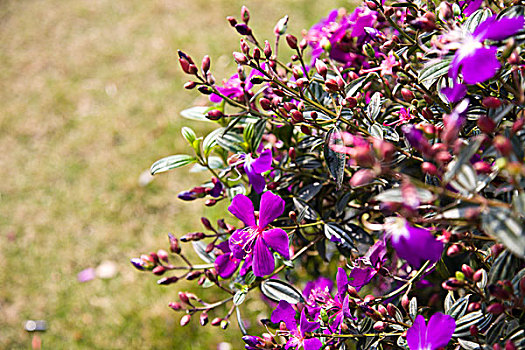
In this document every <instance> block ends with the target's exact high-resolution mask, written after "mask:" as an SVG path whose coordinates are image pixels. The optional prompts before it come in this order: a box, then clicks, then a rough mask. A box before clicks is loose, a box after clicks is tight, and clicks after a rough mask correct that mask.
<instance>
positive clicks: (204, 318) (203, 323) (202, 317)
mask: <svg viewBox="0 0 525 350" xmlns="http://www.w3.org/2000/svg"><path fill="white" fill-rule="evenodd" d="M199 323H200V324H201V326H206V324H208V314H207V313H205V312H203V313H202V314H201V315H200V317H199Z"/></svg>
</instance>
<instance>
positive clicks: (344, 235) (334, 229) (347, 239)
mask: <svg viewBox="0 0 525 350" xmlns="http://www.w3.org/2000/svg"><path fill="white" fill-rule="evenodd" d="M324 235H325V237H326V238H328V239H329V240H330V241H331V242H334V243H335V244H336V245H338V246H341V247H342V248H343V249H352V248H354V249H355V245H354V242H353V239H352V237H351V235H350V233H349V232H348V231H346V230H345V229H344V228H342V227H341V226H339V225H338V224H336V223H333V222H329V223H327V224H325V225H324Z"/></svg>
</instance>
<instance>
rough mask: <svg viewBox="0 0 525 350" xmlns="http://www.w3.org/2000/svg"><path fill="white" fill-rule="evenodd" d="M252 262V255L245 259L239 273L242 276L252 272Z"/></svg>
mask: <svg viewBox="0 0 525 350" xmlns="http://www.w3.org/2000/svg"><path fill="white" fill-rule="evenodd" d="M252 261H253V256H252V255H248V256H246V258H245V259H244V264H242V266H241V270H240V271H239V272H240V274H241V276H244V275H246V273H247V272H248V271H249V270H250V268H251V267H252Z"/></svg>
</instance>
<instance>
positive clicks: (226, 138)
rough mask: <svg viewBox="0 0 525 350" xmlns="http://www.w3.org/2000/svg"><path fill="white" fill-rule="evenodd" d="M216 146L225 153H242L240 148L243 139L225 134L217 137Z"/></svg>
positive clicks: (236, 135) (235, 135)
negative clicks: (225, 151)
mask: <svg viewBox="0 0 525 350" xmlns="http://www.w3.org/2000/svg"><path fill="white" fill-rule="evenodd" d="M216 140H217V144H218V145H219V146H221V147H222V148H224V149H225V150H227V151H230V152H232V153H239V152H244V151H245V150H244V148H243V147H242V146H241V145H242V143H243V139H242V137H241V136H240V135H238V134H233V133H226V134H222V135H218V136H217V139H216Z"/></svg>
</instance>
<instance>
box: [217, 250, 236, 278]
mask: <svg viewBox="0 0 525 350" xmlns="http://www.w3.org/2000/svg"><path fill="white" fill-rule="evenodd" d="M239 263H240V260H239V259H236V258H234V257H233V256H232V255H231V254H222V255H219V256H218V257H217V258H216V259H215V262H214V266H215V270H216V271H217V273H218V274H219V276H221V277H222V278H230V277H231V276H232V275H233V273H234V272H235V271H236V270H237V268H238V267H239Z"/></svg>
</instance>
